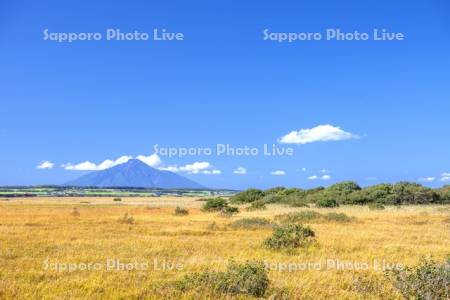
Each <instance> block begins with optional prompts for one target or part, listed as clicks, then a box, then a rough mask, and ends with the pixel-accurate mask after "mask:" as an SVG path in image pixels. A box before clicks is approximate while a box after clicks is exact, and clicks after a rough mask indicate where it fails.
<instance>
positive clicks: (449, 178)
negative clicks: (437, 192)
mask: <svg viewBox="0 0 450 300" xmlns="http://www.w3.org/2000/svg"><path fill="white" fill-rule="evenodd" d="M439 180H440V181H442V182H450V173H442V174H441V179H439Z"/></svg>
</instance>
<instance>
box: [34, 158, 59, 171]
mask: <svg viewBox="0 0 450 300" xmlns="http://www.w3.org/2000/svg"><path fill="white" fill-rule="evenodd" d="M54 165H55V164H54V163H52V162H51V161H48V160H46V161H42V162H41V163H40V164H39V165H37V167H36V168H38V169H41V170H44V169H52V168H53V166H54Z"/></svg>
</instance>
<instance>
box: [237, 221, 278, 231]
mask: <svg viewBox="0 0 450 300" xmlns="http://www.w3.org/2000/svg"><path fill="white" fill-rule="evenodd" d="M229 226H230V227H231V228H233V229H250V230H254V229H267V228H272V227H273V224H272V222H271V221H270V220H269V219H265V218H244V219H240V220H236V221H234V222H232V223H231V224H230V225H229Z"/></svg>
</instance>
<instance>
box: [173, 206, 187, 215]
mask: <svg viewBox="0 0 450 300" xmlns="http://www.w3.org/2000/svg"><path fill="white" fill-rule="evenodd" d="M173 214H174V215H175V216H185V215H188V214H189V210H187V209H186V208H183V207H179V206H177V207H175V211H174V212H173Z"/></svg>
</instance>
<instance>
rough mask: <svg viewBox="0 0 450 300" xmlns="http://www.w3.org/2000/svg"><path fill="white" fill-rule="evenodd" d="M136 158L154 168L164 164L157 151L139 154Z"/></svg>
mask: <svg viewBox="0 0 450 300" xmlns="http://www.w3.org/2000/svg"><path fill="white" fill-rule="evenodd" d="M136 158H137V159H139V160H140V161H142V162H144V163H146V164H147V165H149V166H150V167H153V168H156V167H159V166H160V165H161V164H162V161H161V158H160V157H159V156H158V154H156V153H154V154H152V155H149V156H145V155H138V156H137V157H136Z"/></svg>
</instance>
